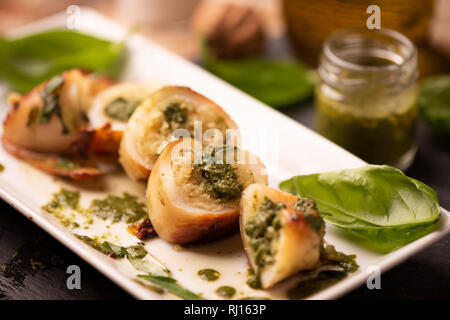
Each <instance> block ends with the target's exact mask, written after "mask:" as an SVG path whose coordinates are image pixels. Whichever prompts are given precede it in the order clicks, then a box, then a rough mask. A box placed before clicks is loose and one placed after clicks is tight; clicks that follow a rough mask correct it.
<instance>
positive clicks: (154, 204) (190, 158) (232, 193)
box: [147, 139, 267, 244]
mask: <svg viewBox="0 0 450 320" xmlns="http://www.w3.org/2000/svg"><path fill="white" fill-rule="evenodd" d="M194 150H195V151H194ZM201 150H202V149H201V145H200V152H199V153H198V152H197V149H196V148H195V142H194V140H193V139H180V140H178V141H175V142H172V143H171V144H170V145H169V146H168V147H167V148H166V149H165V150H164V151H163V152H162V154H161V155H160V157H159V158H158V160H157V162H156V164H155V166H154V168H153V170H152V172H151V175H150V179H149V181H148V186H147V199H148V214H149V218H150V220H151V222H152V224H153V227H154V228H155V230H156V232H157V233H158V235H159V236H160V237H161V238H163V239H164V240H166V241H168V242H174V243H178V244H189V243H193V242H199V241H206V240H208V239H211V238H215V237H219V236H221V235H223V234H226V233H228V232H230V231H232V230H235V229H237V227H238V219H239V200H240V197H241V193H242V190H243V189H244V188H245V187H246V186H247V185H249V184H252V183H262V184H267V175H266V170H265V166H264V164H263V163H262V162H261V161H260V160H259V158H258V157H256V156H255V155H253V154H251V153H250V152H249V151H243V150H240V149H237V148H235V147H232V148H227V147H220V148H219V147H217V148H214V147H206V148H204V149H203V151H201ZM197 156H199V157H198V158H197ZM220 157H222V160H225V159H229V161H222V162H221V161H220V160H217V159H220ZM195 159H198V160H197V161H195ZM216 160H217V161H216ZM224 162H225V163H224Z"/></svg>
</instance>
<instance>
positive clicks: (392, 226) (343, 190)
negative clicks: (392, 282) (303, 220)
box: [280, 165, 440, 251]
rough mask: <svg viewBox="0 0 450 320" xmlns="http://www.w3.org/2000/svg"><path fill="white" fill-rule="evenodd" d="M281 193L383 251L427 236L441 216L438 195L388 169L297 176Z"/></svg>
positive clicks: (395, 170)
mask: <svg viewBox="0 0 450 320" xmlns="http://www.w3.org/2000/svg"><path fill="white" fill-rule="evenodd" d="M280 188H281V189H282V190H284V191H287V192H291V193H294V194H298V195H300V196H303V197H308V198H311V199H313V200H314V201H315V202H316V203H317V208H318V211H319V212H320V214H321V215H322V216H323V217H324V219H325V220H327V221H328V222H330V223H332V224H334V225H335V226H337V227H339V228H342V229H345V230H348V231H351V232H352V233H353V234H355V235H357V236H359V237H362V238H364V239H366V240H368V244H369V245H371V246H372V247H373V248H374V249H377V250H379V251H390V250H393V249H396V248H398V247H400V246H403V245H405V244H407V243H409V242H411V241H414V240H416V239H418V238H420V237H422V236H424V235H426V234H427V233H429V232H431V231H432V230H434V229H435V228H436V226H437V221H438V220H439V215H440V209H439V201H438V197H437V195H436V193H435V192H434V190H432V189H431V188H430V187H428V186H426V185H425V184H423V183H422V182H420V181H417V180H415V179H413V178H410V177H407V176H406V175H404V174H403V173H402V172H401V171H400V170H397V169H395V168H392V167H389V166H378V165H367V166H364V167H361V168H357V169H347V170H341V171H333V172H325V173H319V174H310V175H302V176H296V177H293V178H292V179H290V180H287V181H284V182H282V183H281V184H280Z"/></svg>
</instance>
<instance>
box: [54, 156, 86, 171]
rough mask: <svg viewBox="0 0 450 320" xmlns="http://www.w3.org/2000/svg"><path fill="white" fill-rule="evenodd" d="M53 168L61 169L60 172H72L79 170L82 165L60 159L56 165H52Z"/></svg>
mask: <svg viewBox="0 0 450 320" xmlns="http://www.w3.org/2000/svg"><path fill="white" fill-rule="evenodd" d="M54 167H55V168H56V169H62V170H73V169H78V168H81V167H82V165H81V164H79V163H78V162H76V161H73V160H70V159H65V158H61V159H59V161H58V163H56V164H55V165H54Z"/></svg>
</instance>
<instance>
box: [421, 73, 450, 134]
mask: <svg viewBox="0 0 450 320" xmlns="http://www.w3.org/2000/svg"><path fill="white" fill-rule="evenodd" d="M419 110H420V115H421V116H422V117H423V118H424V119H425V120H426V121H427V122H429V123H430V124H431V125H432V126H433V127H434V128H435V129H436V130H437V131H439V132H440V133H442V134H444V135H446V136H447V137H450V75H441V76H433V77H430V78H428V79H425V80H424V81H423V82H422V84H421V86H420V94H419Z"/></svg>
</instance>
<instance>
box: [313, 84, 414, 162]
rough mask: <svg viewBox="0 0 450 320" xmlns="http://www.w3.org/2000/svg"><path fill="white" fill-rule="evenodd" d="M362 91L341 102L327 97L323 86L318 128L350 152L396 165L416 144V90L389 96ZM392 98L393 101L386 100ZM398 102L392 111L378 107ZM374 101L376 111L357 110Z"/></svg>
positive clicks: (318, 102)
mask: <svg viewBox="0 0 450 320" xmlns="http://www.w3.org/2000/svg"><path fill="white" fill-rule="evenodd" d="M372 91H373V93H370V92H363V91H361V92H359V93H358V95H357V96H355V97H348V99H346V100H345V102H342V103H341V102H338V101H335V100H333V99H330V98H329V97H326V96H325V95H324V94H323V93H322V92H320V90H317V95H316V105H317V112H316V128H317V131H318V132H319V133H320V134H322V135H323V136H325V137H326V138H328V139H330V140H331V141H333V142H335V143H337V144H338V145H340V146H342V147H343V148H345V149H347V150H348V151H350V152H351V153H353V154H355V155H357V156H359V157H360V158H362V159H364V160H366V161H367V162H369V163H373V164H388V165H392V166H395V165H396V164H397V163H398V161H399V159H400V158H401V157H402V156H403V155H404V154H405V153H406V152H408V151H409V150H411V149H412V148H413V147H414V144H415V139H416V137H415V134H416V122H417V117H418V108H417V105H416V102H415V98H414V95H415V93H414V92H413V91H414V90H405V91H407V92H405V93H402V94H400V96H398V97H396V96H395V95H392V97H390V98H387V97H386V94H385V93H382V94H378V95H377V93H378V91H375V90H372ZM387 99H390V101H386V100H387ZM393 103H395V104H396V107H395V110H394V111H392V112H387V111H386V112H381V111H378V110H377V109H376V108H375V107H372V106H374V105H375V104H377V105H378V106H379V107H380V108H382V107H383V105H389V104H393ZM365 104H371V108H370V109H371V110H373V112H370V113H369V112H366V114H358V113H357V112H355V111H354V110H359V109H361V106H364V105H365Z"/></svg>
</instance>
